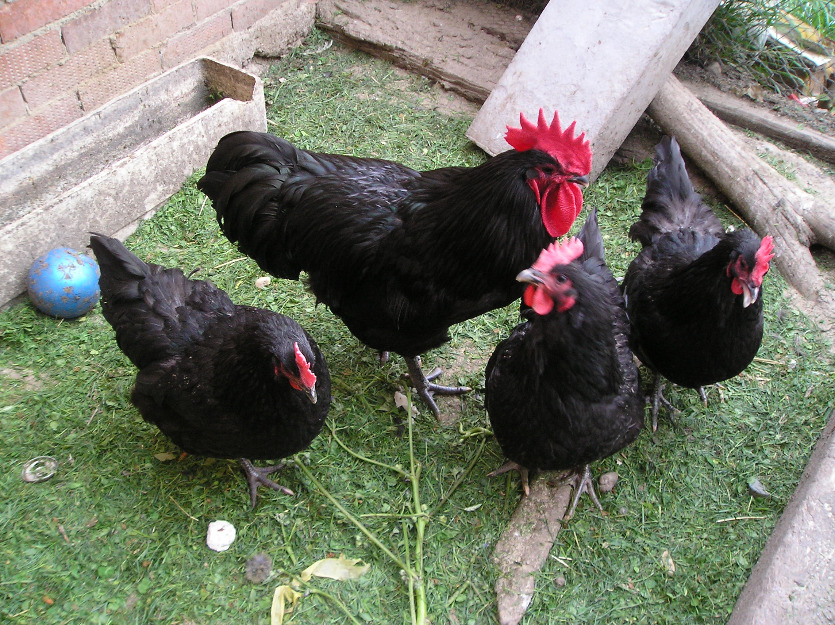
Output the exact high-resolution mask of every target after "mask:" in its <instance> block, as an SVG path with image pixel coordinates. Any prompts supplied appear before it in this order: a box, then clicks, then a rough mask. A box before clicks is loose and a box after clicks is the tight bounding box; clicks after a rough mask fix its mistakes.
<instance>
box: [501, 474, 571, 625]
mask: <svg viewBox="0 0 835 625" xmlns="http://www.w3.org/2000/svg"><path fill="white" fill-rule="evenodd" d="M550 477H553V474H549V473H540V474H539V475H538V476H537V477H536V478H535V479H534V480H533V481H532V482H531V485H530V486H531V493H530V495H527V496H525V497H523V498H522V500H521V501H520V502H519V506H518V507H517V508H516V511H515V512H514V513H513V517H511V519H510V523H508V526H507V528H506V529H505V531H504V532H503V533H502V537H501V538H500V539H499V541H498V542H497V543H496V548H495V550H494V551H493V562H495V564H496V567H497V568H498V569H499V578H498V579H497V580H496V599H497V602H498V611H499V623H501V625H516V624H517V623H519V621H521V620H522V617H523V616H524V615H525V612H526V611H527V609H528V606H529V605H530V603H531V600H532V599H533V593H534V588H535V586H536V577H535V574H536V573H537V572H538V571H539V570H540V569H541V568H542V565H543V564H544V563H545V560H546V559H547V558H548V554H549V553H550V552H551V547H553V546H554V541H555V540H556V539H557V534H559V532H560V528H561V527H562V523H563V521H562V519H563V517H564V516H565V511H566V510H567V509H568V504H569V502H570V501H571V486H569V485H551V484H550V483H549V478H550Z"/></svg>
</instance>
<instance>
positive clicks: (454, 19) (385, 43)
mask: <svg viewBox="0 0 835 625" xmlns="http://www.w3.org/2000/svg"><path fill="white" fill-rule="evenodd" d="M316 19H317V23H318V25H319V27H320V28H322V29H324V30H327V31H328V32H330V33H331V34H332V35H333V36H334V37H335V38H337V39H339V40H340V41H343V42H344V43H347V44H348V45H351V46H352V47H355V48H359V49H360V50H362V51H363V52H367V53H369V54H373V55H375V56H379V57H382V58H384V59H387V60H389V61H391V62H392V63H394V64H395V65H398V66H399V67H403V68H404V69H407V70H410V71H413V72H415V73H417V74H421V75H423V76H426V77H427V78H431V79H432V80H435V81H437V82H439V83H440V84H441V85H443V86H444V87H445V88H447V89H449V90H450V91H454V92H455V93H457V94H459V95H461V96H463V97H465V98H467V99H468V100H471V101H473V102H484V100H485V99H486V98H487V96H488V95H490V91H491V90H492V88H493V86H494V85H495V84H496V83H497V82H498V80H499V78H500V77H501V75H502V72H503V71H504V69H505V67H507V65H508V64H509V63H510V61H511V59H512V58H513V55H514V54H515V53H516V50H517V49H518V48H519V46H520V45H521V44H522V42H523V41H524V39H525V36H526V35H527V34H528V31H529V30H530V28H531V26H532V20H531V19H529V18H527V17H525V16H523V15H520V14H518V13H517V12H516V11H512V10H510V9H507V8H503V7H500V6H498V5H496V4H494V3H492V2H486V1H484V0H478V1H476V0H473V1H470V2H446V3H444V4H443V5H437V6H436V5H434V4H432V5H427V3H422V2H416V3H412V2H408V3H407V2H401V1H399V0H375V1H374V2H363V1H362V0H319V2H318V4H317V9H316ZM441 41H442V42H443V45H440V43H439V42H441ZM507 148H508V146H507V145H505V147H504V149H507Z"/></svg>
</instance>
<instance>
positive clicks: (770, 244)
mask: <svg viewBox="0 0 835 625" xmlns="http://www.w3.org/2000/svg"><path fill="white" fill-rule="evenodd" d="M772 258H774V239H772V238H771V235H768V236H765V237H763V240H762V242H761V243H760V249H758V250H757V253H756V254H754V260H755V262H756V264H755V266H754V271H752V272H751V280H753V282H754V284H756V285H757V286H759V285H761V284H762V283H763V278H764V277H765V274H766V273H767V272H768V263H770V262H771V259H772Z"/></svg>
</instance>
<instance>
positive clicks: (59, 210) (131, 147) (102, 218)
mask: <svg viewBox="0 0 835 625" xmlns="http://www.w3.org/2000/svg"><path fill="white" fill-rule="evenodd" d="M266 126H267V122H266V112H265V108H264V88H263V84H262V83H261V81H260V79H258V78H257V77H255V76H252V75H250V74H248V73H246V72H243V71H241V70H239V69H236V68H234V67H231V66H228V65H224V64H222V63H218V62H217V61H214V60H212V59H207V58H203V59H197V60H194V61H190V62H188V63H186V64H184V65H181V66H179V67H177V68H174V69H172V70H170V71H169V72H166V73H165V74H162V75H161V76H159V77H157V78H155V79H154V80H151V81H149V82H148V83H146V84H144V85H142V86H140V87H138V88H136V89H134V90H132V91H129V92H128V93H126V94H124V95H123V96H121V97H119V98H116V99H115V100H113V101H112V102H110V103H108V104H106V105H105V106H103V107H102V108H100V109H98V110H96V111H93V112H92V113H89V114H88V115H85V116H84V117H82V118H81V119H79V120H76V121H75V122H73V123H72V124H70V125H69V126H66V127H65V128H63V129H61V130H59V131H57V132H55V133H52V134H51V135H48V136H46V137H44V138H43V139H40V140H39V141H37V142H35V143H33V144H31V145H29V146H27V147H25V148H24V149H22V150H20V151H19V152H15V153H14V154H11V155H10V156H8V157H6V158H5V159H3V160H2V161H0V179H2V180H3V190H4V196H5V197H4V200H5V201H4V203H3V205H2V207H0V258H2V259H3V263H2V265H0V305H3V304H5V303H7V302H8V301H9V300H11V299H12V298H14V297H15V296H17V295H19V294H20V293H23V292H24V291H25V290H26V274H27V272H28V271H29V267H30V266H31V264H32V261H34V260H35V258H37V257H38V256H40V255H41V254H43V253H45V252H47V251H48V250H50V249H52V248H54V247H59V246H68V247H74V248H76V249H84V248H85V246H86V245H87V242H88V241H89V232H90V231H91V230H92V231H97V232H102V233H104V234H108V235H111V234H113V233H115V232H117V231H118V230H120V229H122V228H124V227H125V226H127V225H128V224H130V223H132V222H135V221H136V220H137V219H139V218H141V217H143V216H144V215H146V214H148V213H149V212H151V211H153V210H155V209H156V208H158V207H159V206H160V205H161V204H162V203H164V202H165V201H166V200H167V199H168V198H169V197H170V196H171V195H173V194H174V193H176V192H177V191H178V190H179V189H180V187H181V186H182V184H183V182H184V181H185V180H186V179H187V178H188V177H189V176H190V175H191V174H192V173H193V172H194V171H195V170H196V169H197V168H199V167H203V166H205V164H206V161H207V160H208V158H209V154H210V153H211V150H212V149H214V147H215V146H216V145H217V142H218V140H219V139H220V137H222V136H223V135H225V134H226V133H228V132H231V131H233V130H243V129H249V130H260V131H263V130H266Z"/></svg>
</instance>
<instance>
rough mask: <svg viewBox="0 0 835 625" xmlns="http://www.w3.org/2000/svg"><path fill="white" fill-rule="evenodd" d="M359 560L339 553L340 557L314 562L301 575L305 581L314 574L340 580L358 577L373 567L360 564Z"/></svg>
mask: <svg viewBox="0 0 835 625" xmlns="http://www.w3.org/2000/svg"><path fill="white" fill-rule="evenodd" d="M358 562H361V560H359V559H357V560H349V559H347V558H346V557H345V556H344V555H343V554H339V557H338V558H324V559H323V560H319V561H317V562H314V563H313V564H311V565H310V566H309V567H307V568H306V569H305V570H304V571H302V574H301V576H300V577H301V578H302V580H303V581H305V582H307V581H310V578H311V577H313V576H316V577H328V578H330V579H338V580H346V579H357V578H359V577H362V576H363V575H364V574H365V572H366V571H367V570H368V569H369V568H371V565H370V564H362V565H359V564H357V563H358Z"/></svg>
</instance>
